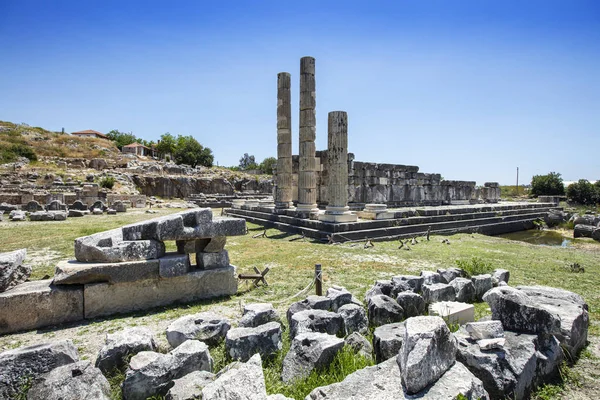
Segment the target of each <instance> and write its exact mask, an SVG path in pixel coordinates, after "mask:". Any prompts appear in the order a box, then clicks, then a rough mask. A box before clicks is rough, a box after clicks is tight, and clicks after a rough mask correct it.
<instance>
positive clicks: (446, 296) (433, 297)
mask: <svg viewBox="0 0 600 400" xmlns="http://www.w3.org/2000/svg"><path fill="white" fill-rule="evenodd" d="M455 297H456V293H455V291H454V288H453V287H452V286H450V285H448V284H446V283H435V284H433V285H423V299H424V300H425V303H427V304H431V303H436V302H438V301H454V299H455Z"/></svg>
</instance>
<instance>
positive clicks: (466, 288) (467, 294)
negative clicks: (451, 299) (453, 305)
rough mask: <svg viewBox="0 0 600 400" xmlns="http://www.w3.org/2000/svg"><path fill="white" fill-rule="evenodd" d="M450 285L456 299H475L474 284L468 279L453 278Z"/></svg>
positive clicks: (469, 301) (471, 300)
mask: <svg viewBox="0 0 600 400" xmlns="http://www.w3.org/2000/svg"><path fill="white" fill-rule="evenodd" d="M450 286H452V287H453V288H454V292H455V295H456V301H460V302H463V303H471V302H473V301H474V300H475V286H474V285H473V282H472V281H471V280H470V279H467V278H455V279H453V280H452V281H451V282H450Z"/></svg>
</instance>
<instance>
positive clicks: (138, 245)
mask: <svg viewBox="0 0 600 400" xmlns="http://www.w3.org/2000/svg"><path fill="white" fill-rule="evenodd" d="M164 254H165V245H164V243H163V242H159V241H156V240H138V241H124V240H123V232H122V231H121V229H113V230H110V231H105V232H100V233H96V234H94V235H90V236H84V237H80V238H77V239H75V258H76V259H77V261H81V262H108V263H111V262H122V261H137V260H150V259H154V258H159V257H162V256H163V255H164Z"/></svg>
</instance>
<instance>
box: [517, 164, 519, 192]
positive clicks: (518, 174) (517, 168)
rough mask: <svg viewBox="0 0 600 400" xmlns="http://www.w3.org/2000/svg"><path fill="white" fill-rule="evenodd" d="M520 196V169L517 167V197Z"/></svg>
mask: <svg viewBox="0 0 600 400" xmlns="http://www.w3.org/2000/svg"><path fill="white" fill-rule="evenodd" d="M518 195H519V167H517V196H518Z"/></svg>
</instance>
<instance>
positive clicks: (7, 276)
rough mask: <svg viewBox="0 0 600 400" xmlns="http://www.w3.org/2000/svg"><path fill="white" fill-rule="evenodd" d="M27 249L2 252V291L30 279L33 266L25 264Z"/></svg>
mask: <svg viewBox="0 0 600 400" xmlns="http://www.w3.org/2000/svg"><path fill="white" fill-rule="evenodd" d="M25 257H27V249H20V250H15V251H11V252H8V253H0V293H2V292H4V291H6V290H8V289H10V288H11V287H13V286H16V285H19V284H21V283H23V282H25V281H26V280H27V279H29V275H31V266H29V265H23V260H25Z"/></svg>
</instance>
